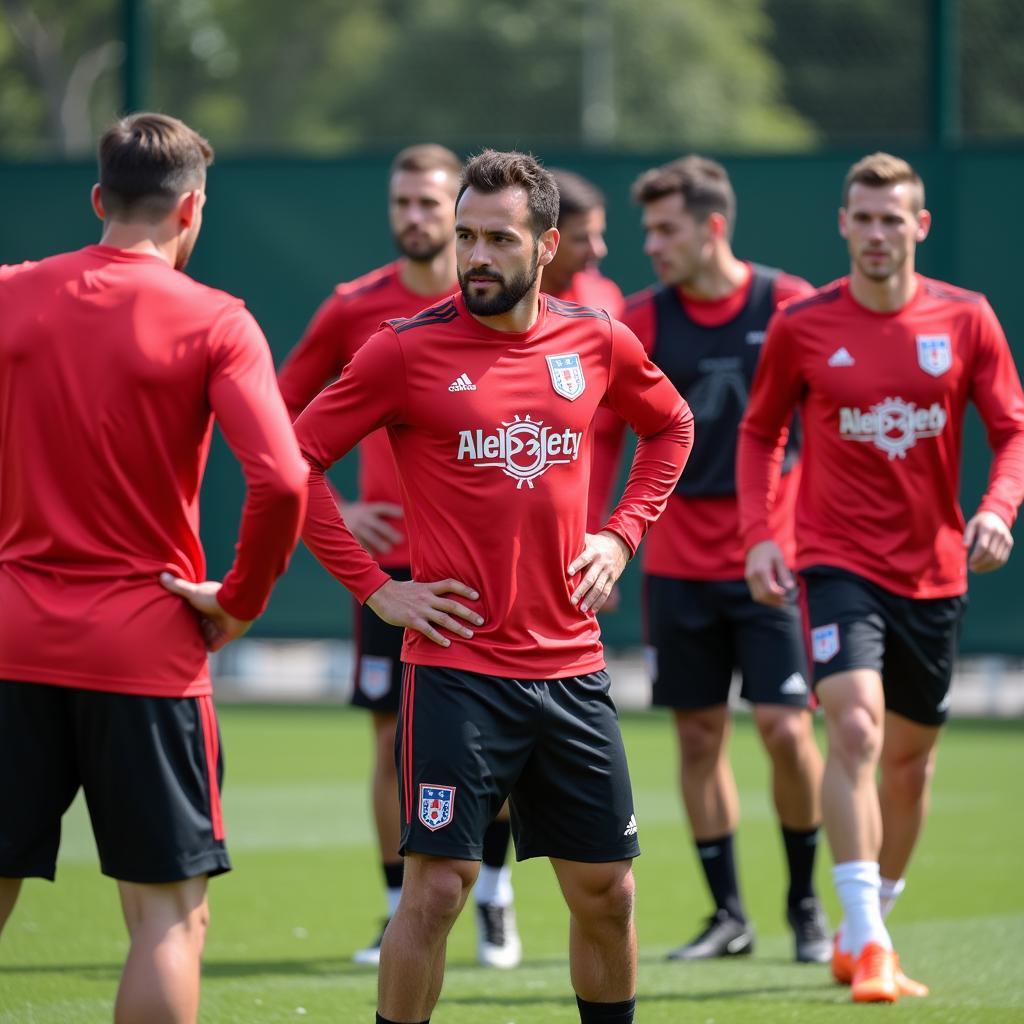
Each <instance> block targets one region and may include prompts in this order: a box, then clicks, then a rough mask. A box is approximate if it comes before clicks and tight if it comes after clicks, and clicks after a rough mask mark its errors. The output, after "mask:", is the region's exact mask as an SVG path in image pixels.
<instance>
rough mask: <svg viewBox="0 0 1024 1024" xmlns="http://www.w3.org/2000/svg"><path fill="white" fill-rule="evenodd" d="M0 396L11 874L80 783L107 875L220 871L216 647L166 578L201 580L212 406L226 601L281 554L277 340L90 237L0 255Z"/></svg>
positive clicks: (226, 303) (55, 825)
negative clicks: (231, 481) (234, 541)
mask: <svg viewBox="0 0 1024 1024" xmlns="http://www.w3.org/2000/svg"><path fill="white" fill-rule="evenodd" d="M0 407H2V408H3V410H4V413H3V418H2V421H0V608H2V609H3V613H2V614H0V679H5V680H16V681H17V682H9V683H5V684H3V685H2V686H0V695H2V699H3V701H4V702H5V704H4V708H3V710H0V722H2V723H3V736H2V738H0V780H3V782H2V784H0V792H2V793H4V794H6V795H7V796H6V798H3V797H0V832H2V835H0V875H9V876H12V877H23V876H25V875H43V876H47V877H52V874H53V864H54V859H55V855H56V849H57V843H58V841H59V822H60V815H61V814H62V813H63V811H64V810H65V809H66V807H67V805H68V804H69V803H70V801H71V799H72V797H73V796H74V793H75V792H76V790H77V788H78V786H79V784H84V785H85V788H86V794H87V796H88V799H89V804H90V810H91V811H92V813H93V820H94V824H95V825H96V831H97V842H98V845H99V847H100V856H101V860H102V863H103V868H104V871H106V872H107V873H108V874H113V875H115V876H116V877H118V878H122V879H129V880H137V881H170V880H173V877H177V878H181V877H188V876H189V875H191V874H201V873H213V872H215V871H217V870H225V869H226V867H227V856H226V854H225V853H224V851H223V843H222V842H221V840H222V838H223V827H222V824H221V821H220V808H219V797H218V793H217V785H216V778H215V775H216V764H217V760H218V756H217V755H218V739H217V728H216V717H215V715H214V711H213V704H212V697H211V686H210V676H209V671H208V668H207V659H206V648H205V645H204V643H203V638H202V634H201V632H200V629H199V623H198V620H197V617H196V615H195V613H194V612H193V611H192V609H191V608H190V607H189V606H188V605H187V604H186V603H185V602H184V601H183V600H182V599H181V598H179V597H176V596H174V595H172V594H171V593H169V592H168V591H167V590H165V589H164V588H163V587H162V586H161V585H160V582H159V576H160V573H161V572H164V571H169V572H171V573H174V574H175V575H178V576H181V577H184V578H185V579H189V580H193V581H200V580H203V579H204V578H205V575H206V565H205V560H204V556H203V550H202V547H201V545H200V541H199V487H200V483H201V480H202V473H203V468H204V466H205V463H206V456H207V452H208V449H209V443H210V434H211V430H212V424H213V418H214V416H216V418H217V420H218V422H219V423H220V426H221V428H222V430H223V432H224V436H225V437H226V439H227V441H228V443H229V445H230V446H231V448H232V450H233V451H234V452H235V454H236V455H237V456H238V458H239V460H240V461H241V463H242V467H243V469H244V471H245V475H246V480H247V483H248V494H247V498H246V503H245V508H244V511H243V514H242V525H241V533H240V542H239V546H238V549H237V551H236V555H235V561H234V564H233V565H232V567H231V569H230V570H229V571H228V573H227V575H226V576H225V577H224V582H223V586H222V588H221V590H220V593H219V595H218V598H219V600H220V603H221V604H222V606H223V607H224V608H225V610H227V611H228V612H229V613H230V614H231V615H234V616H236V617H238V618H241V619H253V618H256V616H258V615H259V614H260V613H261V612H262V611H263V608H264V607H265V605H266V602H267V599H268V597H269V594H270V589H271V587H272V585H273V582H274V580H275V579H276V578H277V576H278V575H279V574H280V573H281V572H283V571H284V568H285V565H286V564H287V560H288V557H289V555H290V553H291V551H292V548H293V547H294V545H295V542H296V540H297V537H298V530H299V523H300V522H301V518H302V511H303V507H304V503H305V494H304V484H305V478H306V474H307V469H306V466H305V465H304V464H303V462H302V459H301V457H300V456H299V453H298V449H297V447H296V445H295V438H294V435H293V434H292V431H291V428H290V426H289V423H288V416H287V413H286V412H285V409H284V405H283V403H282V402H281V398H280V395H279V393H278V390H277V384H276V382H275V379H274V368H273V363H272V361H271V357H270V351H269V348H268V347H267V344H266V340H265V339H264V337H263V334H262V332H261V331H260V329H259V327H258V326H257V325H256V322H255V321H254V320H253V318H252V317H251V316H250V314H249V313H248V312H247V311H246V310H245V308H244V306H243V304H242V302H241V301H240V300H239V299H236V298H233V297H232V296H230V295H226V294H224V293H223V292H218V291H215V290H213V289H211V288H207V287H205V286H203V285H201V284H198V283H197V282H195V281H193V280H191V279H190V278H188V277H186V276H185V275H184V274H181V273H179V272H177V271H175V270H173V269H172V268H171V267H170V266H169V265H168V264H167V263H166V262H165V261H164V260H162V259H161V258H159V257H158V256H156V255H150V254H144V253H136V252H129V251H124V250H120V249H113V248H109V247H107V246H102V245H94V246H89V247H88V248H85V249H82V250H81V251H78V252H73V253H66V254H63V255H60V256H55V257H52V258H50V259H47V260H43V261H42V262H40V263H36V264H24V265H22V266H20V267H6V268H2V269H0ZM40 691H46V692H45V693H41V692H40ZM105 709H106V710H105ZM125 709H128V710H125ZM132 709H134V710H132ZM133 715H134V716H135V717H134V718H133V717H132V716H133ZM131 721H135V723H136V728H142V729H143V732H145V729H146V726H144V725H143V726H140V725H139V723H140V722H149V723H155V724H153V728H154V731H155V733H156V734H157V735H158V743H159V744H163V745H165V747H164V749H163V750H157V749H154V747H153V744H148V745H147V744H146V743H138V744H134V746H133V745H131V744H129V743H128V741H127V740H125V742H123V743H122V742H121V741H122V739H124V736H123V732H124V730H125V729H128V728H129V726H128V723H129V722H131ZM104 722H106V723H107V724H106V726H104ZM104 728H105V730H106V731H103V730H104ZM133 743H134V741H133ZM76 750H77V755H76ZM129 751H131V753H129ZM146 751H148V756H145V753H146ZM175 751H178V753H177V754H176V753H175ZM93 755H95V756H93ZM178 756H180V762H179V763H178V764H177V765H176V767H177V768H178V769H179V777H178V778H175V777H174V773H173V772H171V771H170V768H169V766H170V765H172V764H173V758H175V757H178ZM39 762H44V763H39ZM37 764H38V768H36V767H33V766H36V765H37ZM165 772H167V773H169V774H165ZM25 778H31V779H33V793H34V796H33V800H25V799H24V794H23V792H20V791H19V788H18V786H17V785H16V782H15V779H25ZM149 785H152V786H153V787H154V791H148V790H147V788H146V787H147V786H149ZM175 786H177V787H178V791H176V790H175ZM11 801H13V802H14V804H15V805H17V806H16V807H11V806H9V805H10V804H11ZM189 801H192V806H191V807H188V804H189ZM169 804H174V805H175V806H177V807H179V808H182V807H188V812H187V813H185V812H184V811H183V812H182V813H181V814H177V813H176V812H175V811H174V810H172V809H170V807H169ZM30 806H31V808H33V813H32V814H28V813H27V812H26V808H28V807H30ZM18 808H20V810H19V809H18ZM194 826H196V827H199V829H200V833H202V834H200V835H196V834H195V833H194V832H193V831H190V829H193V827H194ZM204 830H205V831H204ZM129 833H131V841H130V842H129V841H128V840H127V839H125V837H126V836H127V835H128V834H129ZM147 873H148V874H157V875H162V876H172V877H159V878H154V877H149V878H145V877H141V876H143V875H146V874H147Z"/></svg>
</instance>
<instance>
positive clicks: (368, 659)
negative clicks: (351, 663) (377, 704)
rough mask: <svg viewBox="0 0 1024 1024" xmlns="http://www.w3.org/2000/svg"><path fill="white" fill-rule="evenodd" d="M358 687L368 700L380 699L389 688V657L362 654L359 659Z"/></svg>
mask: <svg viewBox="0 0 1024 1024" xmlns="http://www.w3.org/2000/svg"><path fill="white" fill-rule="evenodd" d="M359 689H360V690H361V691H362V692H363V693H365V694H366V696H367V697H369V698H370V700H380V698H381V697H383V696H384V695H385V694H386V693H387V692H388V690H390V689H391V659H390V658H379V657H375V656H374V655H372V654H364V655H363V656H362V657H361V658H360V659H359Z"/></svg>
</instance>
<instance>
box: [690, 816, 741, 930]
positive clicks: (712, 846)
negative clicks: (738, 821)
mask: <svg viewBox="0 0 1024 1024" xmlns="http://www.w3.org/2000/svg"><path fill="white" fill-rule="evenodd" d="M696 845H697V856H698V857H700V866H701V867H702V868H703V869H704V877H705V878H706V879H707V880H708V888H709V889H710V890H711V897H712V899H714V901H715V906H716V907H717V908H718V909H719V910H724V911H726V912H727V913H729V914H731V915H732V916H733V917H735V918H738V919H739V920H740V921H746V919H747V914H746V911H745V910H744V909H743V901H742V900H741V899H740V887H739V883H738V882H737V881H736V860H735V858H734V856H733V851H732V833H729V835H727V836H722V837H721V838H720V839H702V840H698V841H697V844H696Z"/></svg>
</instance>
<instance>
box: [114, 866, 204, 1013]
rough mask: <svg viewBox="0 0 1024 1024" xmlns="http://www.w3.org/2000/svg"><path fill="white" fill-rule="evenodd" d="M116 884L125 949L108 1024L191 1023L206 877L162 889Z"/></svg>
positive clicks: (196, 1002) (196, 1001)
mask: <svg viewBox="0 0 1024 1024" xmlns="http://www.w3.org/2000/svg"><path fill="white" fill-rule="evenodd" d="M117 885H118V889H119V891H120V895H121V909H122V911H123V912H124V920H125V924H127V926H128V934H129V936H130V938H131V948H130V949H129V951H128V959H127V960H126V961H125V965H124V971H123V972H122V974H121V985H120V988H119V989H118V992H117V1001H116V1003H115V1004H114V1024H193V1022H194V1021H196V1020H197V1019H198V1016H199V962H200V957H201V956H202V952H203V943H204V942H205V940H206V928H207V924H208V922H209V910H208V908H207V904H206V876H205V875H203V876H200V877H199V878H189V879H186V880H185V881H183V882H172V883H170V884H167V885H140V884H137V883H135V882H118V883H117Z"/></svg>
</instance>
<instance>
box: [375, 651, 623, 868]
mask: <svg viewBox="0 0 1024 1024" xmlns="http://www.w3.org/2000/svg"><path fill="white" fill-rule="evenodd" d="M395 756H396V760H397V763H398V777H399V790H400V802H401V811H402V843H401V847H400V849H401V852H402V853H403V854H407V853H424V854H430V855H433V856H437V857H455V858H458V859H460V860H480V857H481V853H482V851H483V835H484V831H485V829H486V828H487V826H488V825H489V824H490V823H491V822H492V821H493V820H494V816H495V815H496V814H497V813H498V811H499V809H500V808H501V805H502V804H503V803H504V802H505V800H506V798H509V797H511V801H510V804H511V811H512V835H513V838H514V840H515V844H516V857H517V858H518V859H519V860H526V859H527V858H529V857H559V858H562V859H565V860H572V861H586V862H592V863H600V862H605V861H616V860H628V859H630V858H632V857H636V856H638V855H639V853H640V847H639V844H638V843H637V837H636V832H637V827H636V818H635V816H634V814H633V793H632V788H631V786H630V781H629V769H628V768H627V766H626V752H625V750H624V748H623V745H622V734H621V732H620V731H619V721H618V716H617V715H616V712H615V705H614V704H613V703H612V700H611V697H610V696H609V695H608V673H607V672H604V671H601V672H594V673H592V674H591V675H586V676H573V677H570V678H567V679H541V680H532V679H504V678H500V677H498V676H486V675H478V674H477V673H474V672H463V671H459V670H457V669H450V668H439V667H436V666H427V665H409V666H407V667H406V676H405V680H404V681H403V685H402V711H401V716H400V718H399V723H398V735H397V737H396V741H395Z"/></svg>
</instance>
